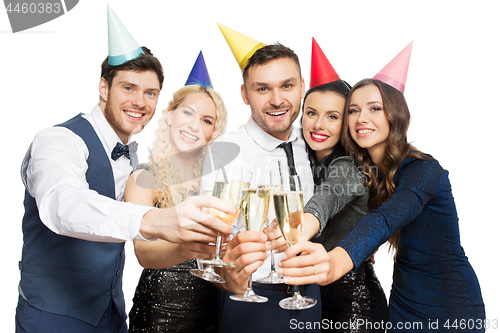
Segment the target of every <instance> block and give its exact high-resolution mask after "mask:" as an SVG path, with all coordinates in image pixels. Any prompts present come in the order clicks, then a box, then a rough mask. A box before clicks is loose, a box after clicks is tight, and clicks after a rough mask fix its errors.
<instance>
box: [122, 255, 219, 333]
mask: <svg viewBox="0 0 500 333" xmlns="http://www.w3.org/2000/svg"><path fill="white" fill-rule="evenodd" d="M191 268H197V265H196V260H188V261H185V262H183V263H181V264H178V265H176V266H173V267H169V268H166V269H144V270H143V272H142V275H141V279H140V280H139V284H138V285H137V288H136V290H135V296H134V305H133V307H132V309H131V310H130V314H129V317H130V328H129V332H202V333H208V332H216V321H217V311H216V310H217V292H216V289H217V288H216V287H215V286H214V285H212V284H211V283H210V282H207V281H205V280H202V279H199V278H197V277H195V276H194V275H192V274H191V273H189V269H191Z"/></svg>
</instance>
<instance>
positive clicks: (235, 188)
mask: <svg viewBox="0 0 500 333" xmlns="http://www.w3.org/2000/svg"><path fill="white" fill-rule="evenodd" d="M250 177H251V173H250V172H249V171H248V170H245V169H243V168H236V167H233V168H229V170H227V172H226V169H224V166H222V165H221V166H220V167H219V170H217V175H216V179H215V184H214V189H213V193H212V195H213V196H214V197H217V198H219V199H222V200H224V201H226V202H228V203H230V204H231V205H232V206H234V207H235V208H236V213H235V214H233V215H230V214H226V213H224V212H221V211H219V210H217V209H214V208H210V210H209V213H210V214H211V215H214V216H216V217H218V218H219V219H221V220H222V221H223V222H225V223H227V224H228V225H230V226H232V225H233V224H234V222H236V220H237V219H238V216H239V214H240V204H241V191H242V189H244V188H247V187H248V186H249V184H250ZM221 245H222V236H221V235H220V233H218V234H217V241H216V244H215V255H214V256H213V258H212V259H210V260H198V264H199V265H201V266H203V267H204V268H198V269H190V270H189V272H190V273H191V274H193V275H195V276H197V277H199V278H202V279H204V280H207V281H210V282H216V283H225V282H226V281H225V280H224V279H223V278H222V277H221V276H220V275H219V274H217V273H216V272H215V270H214V267H222V266H229V267H231V268H234V265H232V264H228V263H225V262H223V261H222V258H221V256H220V248H221Z"/></svg>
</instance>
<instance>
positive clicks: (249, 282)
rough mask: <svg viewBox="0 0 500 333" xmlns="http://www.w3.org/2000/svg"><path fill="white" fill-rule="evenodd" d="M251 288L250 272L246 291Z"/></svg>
mask: <svg viewBox="0 0 500 333" xmlns="http://www.w3.org/2000/svg"><path fill="white" fill-rule="evenodd" d="M250 290H252V274H250V276H249V277H248V284H247V291H246V292H248V291H250Z"/></svg>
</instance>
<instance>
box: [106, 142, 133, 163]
mask: <svg viewBox="0 0 500 333" xmlns="http://www.w3.org/2000/svg"><path fill="white" fill-rule="evenodd" d="M136 145H137V144H136V143H135V141H134V142H131V143H130V145H124V144H122V143H120V142H117V143H116V146H115V148H113V151H112V152H111V158H112V159H113V161H116V160H117V159H119V158H120V156H122V155H125V157H126V158H128V159H130V153H133V152H135V151H136V149H137V148H136ZM129 146H130V147H129Z"/></svg>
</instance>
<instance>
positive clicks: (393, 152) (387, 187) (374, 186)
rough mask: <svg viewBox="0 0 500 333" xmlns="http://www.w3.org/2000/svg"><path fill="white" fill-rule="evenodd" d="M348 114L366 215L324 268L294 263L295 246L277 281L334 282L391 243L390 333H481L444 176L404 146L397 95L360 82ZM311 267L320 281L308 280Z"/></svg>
mask: <svg viewBox="0 0 500 333" xmlns="http://www.w3.org/2000/svg"><path fill="white" fill-rule="evenodd" d="M346 111H347V114H348V115H347V117H345V120H344V126H345V128H347V127H348V130H346V131H344V133H343V141H344V144H345V147H346V149H347V151H348V152H350V153H351V155H352V156H354V157H355V163H356V165H357V166H358V167H359V168H361V170H365V171H367V176H368V177H369V181H368V183H367V186H368V188H369V191H370V199H369V205H370V206H371V208H372V211H371V213H370V214H368V215H366V216H365V217H363V218H362V219H361V220H360V221H359V222H358V224H357V225H356V227H355V228H354V229H353V231H352V232H351V233H350V234H349V235H348V236H347V237H346V238H344V239H343V240H342V241H341V242H340V243H339V244H338V245H337V247H336V248H334V249H333V250H332V251H331V252H330V253H329V254H330V256H329V258H326V259H325V258H322V260H323V261H319V260H318V259H319V258H318V257H314V256H312V255H309V256H299V257H297V258H294V257H295V254H297V253H300V252H302V246H303V245H301V244H297V245H296V246H294V247H292V248H290V249H288V250H287V251H286V254H285V257H286V258H290V259H288V260H286V261H284V262H282V266H283V268H282V270H281V273H282V274H284V275H288V276H301V278H289V279H288V283H293V284H296V283H297V284H303V283H314V282H317V280H318V279H321V278H327V279H329V280H332V281H336V280H338V279H339V278H340V277H342V276H343V275H344V274H346V273H347V272H349V271H351V270H353V269H356V268H358V266H359V265H360V264H361V263H362V262H363V261H364V259H365V258H366V257H367V256H369V255H370V254H371V253H373V252H374V251H375V250H376V249H377V248H378V247H379V246H380V245H381V244H383V243H384V242H386V241H388V240H389V243H390V244H391V246H392V247H393V248H394V250H395V262H394V273H393V285H392V290H391V295H390V299H389V313H388V323H386V327H387V328H388V331H391V332H396V331H405V330H406V331H416V330H418V331H432V332H436V329H439V330H446V331H447V332H448V331H450V332H452V331H459V332H468V331H480V332H484V326H485V325H484V324H485V322H484V320H485V310H484V304H483V300H482V296H481V290H480V287H479V282H478V279H477V277H476V275H475V273H474V270H473V269H472V266H471V265H470V263H469V261H468V259H467V257H466V256H465V253H464V250H463V248H462V247H461V245H460V235H459V227H458V217H457V211H456V207H455V201H454V199H453V196H452V193H451V185H450V181H449V179H448V172H447V171H446V170H444V169H443V168H442V167H441V166H440V164H439V163H438V161H437V160H436V159H434V158H433V157H432V156H430V155H427V154H424V153H422V152H420V151H418V150H416V149H415V148H414V147H413V146H412V145H411V144H409V143H408V141H407V138H406V132H407V129H408V126H409V122H410V113H409V110H408V106H407V104H406V101H405V98H404V96H403V94H402V92H401V91H399V90H398V89H395V88H394V87H392V86H390V85H388V84H386V83H384V82H381V81H379V80H375V79H365V80H362V81H360V82H358V83H357V84H356V85H355V86H354V87H353V88H352V90H351V92H350V93H349V95H348V97H347V102H346ZM304 243H305V242H304ZM301 257H302V258H301ZM312 265H314V268H315V272H317V273H318V274H316V275H314V274H313V275H309V276H307V275H306V274H311V270H312V269H311V266H312ZM292 267H293V268H292ZM305 272H309V273H305ZM322 273H324V275H323V274H322ZM322 275H323V276H322Z"/></svg>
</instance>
